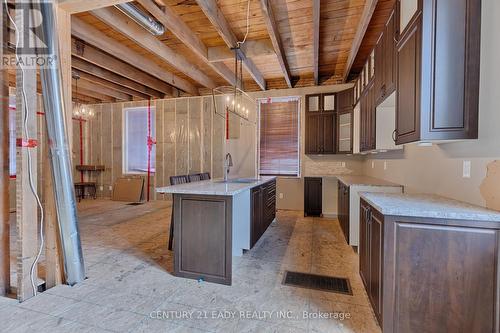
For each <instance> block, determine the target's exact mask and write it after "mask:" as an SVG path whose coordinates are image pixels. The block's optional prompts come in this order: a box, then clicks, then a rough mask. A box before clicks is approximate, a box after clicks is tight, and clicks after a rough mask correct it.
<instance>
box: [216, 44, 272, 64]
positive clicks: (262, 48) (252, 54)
mask: <svg viewBox="0 0 500 333" xmlns="http://www.w3.org/2000/svg"><path fill="white" fill-rule="evenodd" d="M241 49H242V50H243V52H244V53H245V55H246V56H247V57H248V58H259V57H266V56H276V52H274V46H273V44H272V42H271V41H269V40H267V39H259V40H247V41H246V42H245V44H243V45H242V46H241ZM230 60H233V61H234V52H233V51H231V50H230V49H228V48H227V46H225V45H221V46H212V47H209V48H208V61H210V62H219V61H230Z"/></svg>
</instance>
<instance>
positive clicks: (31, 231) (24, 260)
mask: <svg viewBox="0 0 500 333" xmlns="http://www.w3.org/2000/svg"><path fill="white" fill-rule="evenodd" d="M17 5H18V4H17V3H16V6H17ZM20 9H21V10H16V23H17V26H18V27H22V26H23V23H22V22H23V17H22V16H23V8H20ZM20 38H24V36H23V34H21V37H20ZM20 45H24V47H29V45H30V43H29V41H24V40H23V41H22V44H20ZM31 45H33V44H31ZM19 52H24V48H23V49H21V50H19ZM36 77H37V72H36V69H33V68H24V69H23V70H21V67H19V65H18V67H17V69H16V110H17V112H16V137H17V139H21V140H22V141H23V142H28V140H30V139H36V135H37V122H36V112H37V107H38V103H37V80H36ZM25 112H28V118H27V119H28V120H27V125H26V126H27V129H28V136H26V134H25V129H24V117H23V116H24V114H25ZM18 141H20V140H18ZM28 151H29V153H30V154H31V176H30V172H29V167H28ZM16 156H17V159H16V228H17V298H18V299H19V301H21V302H22V301H24V300H27V299H29V298H31V297H33V289H32V286H31V279H30V269H31V265H32V264H33V261H34V260H35V256H36V254H37V250H38V241H39V239H38V209H37V204H36V199H35V196H34V195H33V193H32V191H31V188H30V177H31V179H32V184H33V186H34V189H35V190H36V189H37V185H36V184H37V151H36V149H34V148H29V147H20V146H19V145H18V147H17V154H16ZM33 280H34V281H35V283H37V281H38V278H37V269H35V272H34V276H33Z"/></svg>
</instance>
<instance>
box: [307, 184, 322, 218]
mask: <svg viewBox="0 0 500 333" xmlns="http://www.w3.org/2000/svg"><path fill="white" fill-rule="evenodd" d="M322 183H323V180H322V178H321V177H305V178H304V216H321V215H322V213H323V193H322V191H323V186H322Z"/></svg>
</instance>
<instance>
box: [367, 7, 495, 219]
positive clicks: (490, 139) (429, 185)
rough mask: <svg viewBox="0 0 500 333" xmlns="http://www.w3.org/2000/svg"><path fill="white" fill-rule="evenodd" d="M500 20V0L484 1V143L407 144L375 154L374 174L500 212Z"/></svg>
mask: <svg viewBox="0 0 500 333" xmlns="http://www.w3.org/2000/svg"><path fill="white" fill-rule="evenodd" d="M499 17H500V1H483V2H482V25H481V80H480V102H479V140H473V141H470V142H456V143H447V144H441V145H434V146H432V147H418V146H416V145H407V146H406V147H405V151H404V152H402V153H386V154H380V155H377V156H376V158H371V156H370V159H368V160H367V161H366V162H365V163H364V171H365V172H366V173H367V174H368V175H371V176H375V177H378V178H383V179H386V180H389V181H393V182H397V183H401V184H403V185H405V186H406V190H407V191H408V192H426V193H436V194H440V195H444V196H447V197H451V198H454V199H458V200H463V201H466V202H470V203H474V204H478V205H483V206H488V207H490V208H494V209H497V210H500V172H499V163H494V161H496V160H500V110H499V107H498V105H499V98H500V93H499V86H498V78H499V77H500V63H499V61H498V57H499V54H500V39H499V38H498V32H499V31H500V20H498V18H499ZM464 160H469V161H471V163H472V170H471V178H462V166H463V161H464ZM384 161H386V162H387V169H386V170H384ZM372 162H374V168H373V169H372ZM488 166H489V167H490V177H489V178H486V175H487V170H488ZM481 188H482V189H483V190H482V191H481Z"/></svg>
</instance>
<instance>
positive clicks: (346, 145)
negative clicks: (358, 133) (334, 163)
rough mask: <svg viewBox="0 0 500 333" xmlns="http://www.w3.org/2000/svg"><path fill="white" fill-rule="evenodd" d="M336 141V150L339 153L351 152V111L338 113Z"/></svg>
mask: <svg viewBox="0 0 500 333" xmlns="http://www.w3.org/2000/svg"><path fill="white" fill-rule="evenodd" d="M338 126H339V129H338V133H339V136H338V143H337V151H338V152H339V153H350V152H352V139H351V137H352V113H351V112H348V113H342V114H339V115H338Z"/></svg>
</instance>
